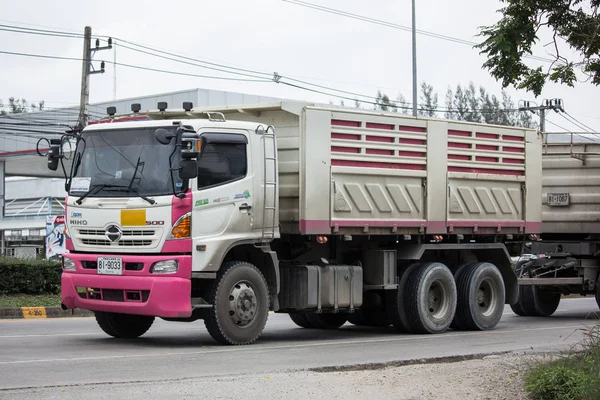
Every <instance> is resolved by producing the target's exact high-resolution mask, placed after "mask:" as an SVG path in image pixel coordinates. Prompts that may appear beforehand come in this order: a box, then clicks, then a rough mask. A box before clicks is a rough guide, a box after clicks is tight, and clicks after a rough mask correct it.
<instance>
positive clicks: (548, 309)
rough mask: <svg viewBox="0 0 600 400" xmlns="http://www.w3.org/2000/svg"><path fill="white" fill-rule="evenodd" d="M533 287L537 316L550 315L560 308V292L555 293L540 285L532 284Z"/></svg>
mask: <svg viewBox="0 0 600 400" xmlns="http://www.w3.org/2000/svg"><path fill="white" fill-rule="evenodd" d="M532 288H533V299H534V307H535V312H536V313H535V316H538V317H549V316H551V315H552V314H554V312H555V311H556V309H557V308H558V305H559V304H560V297H561V294H560V293H553V292H549V291H547V290H544V289H542V288H540V287H539V286H532Z"/></svg>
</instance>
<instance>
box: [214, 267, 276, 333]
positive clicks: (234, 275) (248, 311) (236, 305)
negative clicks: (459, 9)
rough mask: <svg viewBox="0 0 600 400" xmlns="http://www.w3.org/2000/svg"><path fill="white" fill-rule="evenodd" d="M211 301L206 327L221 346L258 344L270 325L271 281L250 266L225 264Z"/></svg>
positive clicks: (216, 281) (215, 283)
mask: <svg viewBox="0 0 600 400" xmlns="http://www.w3.org/2000/svg"><path fill="white" fill-rule="evenodd" d="M209 301H210V302H211V303H212V305H213V306H212V308H209V309H207V315H206V317H205V319H204V325H205V326H206V329H207V330H208V333H209V334H210V336H212V338H213V339H215V340H216V341H217V342H219V343H221V344H229V345H245V344H251V343H254V342H255V341H256V339H258V337H259V336H260V335H261V333H262V331H263V329H264V328H265V325H266V324H267V318H268V316H269V292H268V288H267V282H266V280H265V277H264V276H263V274H262V273H261V272H260V271H259V270H258V268H256V267H255V266H254V265H252V264H250V263H247V262H240V261H233V262H228V263H225V264H224V265H223V266H222V267H221V271H220V272H219V274H218V275H217V279H216V280H215V281H214V282H213V284H212V288H211V290H210V293H209Z"/></svg>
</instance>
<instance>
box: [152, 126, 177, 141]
mask: <svg viewBox="0 0 600 400" xmlns="http://www.w3.org/2000/svg"><path fill="white" fill-rule="evenodd" d="M175 136H176V135H175V134H174V133H173V132H169V131H168V130H166V129H164V128H158V129H157V130H155V131H154V138H155V139H156V141H157V142H158V143H160V144H165V145H166V144H169V143H171V140H173V138H174V137H175Z"/></svg>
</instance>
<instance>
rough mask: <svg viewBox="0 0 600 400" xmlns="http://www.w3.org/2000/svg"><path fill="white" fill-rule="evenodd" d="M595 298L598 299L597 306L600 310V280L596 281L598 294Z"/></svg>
mask: <svg viewBox="0 0 600 400" xmlns="http://www.w3.org/2000/svg"><path fill="white" fill-rule="evenodd" d="M599 278H600V277H599ZM595 297H596V304H597V305H598V308H600V280H596V293H595Z"/></svg>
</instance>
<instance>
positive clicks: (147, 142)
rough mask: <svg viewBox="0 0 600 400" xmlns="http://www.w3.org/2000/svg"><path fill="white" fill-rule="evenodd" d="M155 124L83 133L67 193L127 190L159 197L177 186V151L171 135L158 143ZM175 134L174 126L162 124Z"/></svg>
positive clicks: (115, 193) (119, 192)
mask: <svg viewBox="0 0 600 400" xmlns="http://www.w3.org/2000/svg"><path fill="white" fill-rule="evenodd" d="M157 128H158V127H151V128H135V129H119V130H117V129H115V130H101V131H91V132H83V133H82V136H81V138H82V140H80V142H79V144H78V146H77V152H76V154H75V158H74V168H73V179H72V181H71V188H70V191H69V194H74V195H79V196H81V195H83V194H85V193H88V192H90V193H89V197H125V196H131V193H132V192H134V193H136V194H140V195H145V196H159V195H168V194H172V193H173V182H172V181H171V179H175V189H176V190H179V189H181V186H182V183H181V179H179V174H177V173H171V170H170V168H178V167H179V160H180V154H179V152H177V151H176V152H175V153H174V154H173V157H171V161H172V163H171V166H169V157H170V156H171V154H172V153H173V150H174V149H175V142H176V140H175V138H173V139H172V140H171V143H170V144H167V145H164V144H161V143H159V142H158V141H157V140H156V138H155V136H154V132H155V131H156V129H157ZM163 129H166V130H167V131H169V132H172V133H173V134H175V132H176V129H177V127H174V126H168V127H163Z"/></svg>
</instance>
